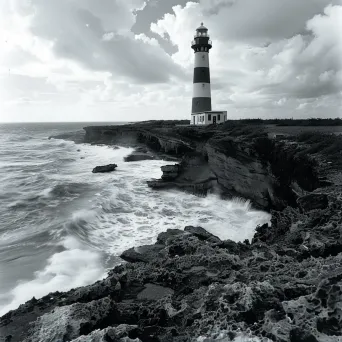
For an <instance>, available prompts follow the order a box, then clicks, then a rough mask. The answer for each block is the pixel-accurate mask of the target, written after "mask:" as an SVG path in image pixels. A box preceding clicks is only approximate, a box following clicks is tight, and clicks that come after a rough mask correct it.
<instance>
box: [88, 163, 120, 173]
mask: <svg viewBox="0 0 342 342" xmlns="http://www.w3.org/2000/svg"><path fill="white" fill-rule="evenodd" d="M117 167H118V166H117V165H116V164H108V165H103V166H96V167H95V168H94V169H93V171H92V172H93V173H103V172H112V171H114V170H115V169H116V168H117Z"/></svg>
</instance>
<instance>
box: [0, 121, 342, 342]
mask: <svg viewBox="0 0 342 342" xmlns="http://www.w3.org/2000/svg"><path fill="white" fill-rule="evenodd" d="M230 124H231V123H229V125H230ZM155 125H156V126H153V125H152V124H151V123H147V124H140V125H138V126H136V127H134V125H127V128H123V131H125V130H126V131H125V132H126V133H127V132H130V133H129V134H126V135H127V136H128V137H129V136H130V137H132V139H133V137H134V139H133V140H134V144H138V145H137V147H139V144H145V145H148V146H149V148H151V149H153V150H154V151H156V152H157V153H158V152H161V153H164V152H165V151H168V152H169V153H171V154H173V155H175V156H176V157H178V158H181V161H180V162H179V163H177V164H173V165H167V166H164V167H163V168H162V171H163V176H162V178H161V179H160V180H154V181H151V182H150V184H149V186H152V187H155V188H167V187H171V188H178V189H182V190H185V191H192V192H194V193H197V194H203V195H205V194H206V193H207V192H208V191H211V190H213V189H215V190H217V191H220V192H221V193H222V194H223V195H228V196H234V195H238V196H243V197H246V198H249V199H251V200H252V201H253V204H254V205H255V206H258V207H261V208H267V209H269V210H270V212H271V214H272V219H271V222H270V224H265V225H262V226H259V227H257V228H256V233H255V235H254V238H253V239H252V241H251V242H249V241H245V242H244V243H241V242H239V243H236V242H234V241H230V240H226V241H221V240H220V239H219V238H218V237H217V236H214V235H212V234H210V233H209V232H207V231H206V230H205V229H203V228H201V227H193V226H188V227H185V228H184V230H179V229H168V230H167V231H165V232H163V233H161V234H159V236H158V238H157V241H156V243H155V244H154V245H145V246H141V247H136V248H131V249H129V250H127V251H125V252H124V253H123V254H122V255H121V257H122V258H123V259H124V260H125V261H127V262H126V263H123V264H122V265H119V266H117V267H115V268H114V269H113V270H111V271H110V272H109V273H108V276H107V278H106V279H103V280H101V281H98V282H96V283H95V284H93V285H90V286H86V287H81V288H77V289H73V290H71V291H69V292H66V293H60V292H55V293H51V294H49V295H48V296H45V297H43V298H41V299H38V300H37V299H35V298H33V299H32V300H30V301H28V302H27V303H25V304H23V305H21V306H20V307H19V308H18V309H17V310H14V311H11V312H9V313H8V314H6V315H4V316H3V317H2V318H1V319H0V341H1V342H2V341H11V342H17V341H27V342H28V341H30V342H36V341H37V342H38V341H43V340H44V341H50V340H51V341H55V340H61V341H73V342H75V341H77V342H86V341H87V342H88V341H99V342H100V341H101V342H102V341H121V340H122V341H130V340H135V341H143V342H145V341H146V342H149V341H156V342H167V341H176V342H177V341H178V342H181V341H182V342H185V341H195V340H201V341H213V340H224V341H231V340H234V338H235V337H236V338H237V340H238V338H239V339H240V340H244V339H246V341H252V340H253V339H247V338H248V337H250V338H252V337H255V336H256V337H259V338H260V339H263V340H265V341H273V342H288V341H290V342H311V341H312V342H335V341H340V340H342V329H341V327H342V321H341V317H342V314H341V302H342V298H341V293H342V267H341V262H342V231H341V226H342V197H341V193H342V176H341V169H340V167H341V165H342V162H341V153H340V151H341V145H342V139H341V137H333V136H329V137H328V138H326V139H325V138H324V137H322V136H321V135H318V136H317V135H315V134H304V135H300V136H298V137H290V136H286V137H285V136H283V137H278V138H277V139H275V140H273V139H270V138H269V137H268V136H267V134H265V132H264V131H263V130H262V129H260V128H258V127H246V126H239V127H230V126H228V124H227V125H222V126H217V127H205V128H196V127H184V126H177V125H176V124H175V123H173V124H162V123H155ZM96 132H97V133H96ZM105 132H107V133H106V134H105ZM87 134H88V138H87V139H90V138H91V136H92V135H93V134H94V139H96V143H98V142H99V141H104V140H106V139H107V140H108V141H110V143H115V144H118V142H119V141H120V139H121V138H120V136H121V135H120V134H121V133H120V129H118V128H117V127H112V128H108V127H107V128H100V129H91V128H89V129H88V133H87ZM124 134H125V133H123V135H124ZM104 137H105V138H104ZM133 140H132V141H133ZM89 142H94V141H91V140H90V141H89ZM227 229H229V227H227ZM198 338H199V339H198ZM206 338H207V340H206Z"/></svg>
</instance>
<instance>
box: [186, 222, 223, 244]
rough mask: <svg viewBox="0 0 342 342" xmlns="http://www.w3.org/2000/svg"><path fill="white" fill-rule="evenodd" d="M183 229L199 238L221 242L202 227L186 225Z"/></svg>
mask: <svg viewBox="0 0 342 342" xmlns="http://www.w3.org/2000/svg"><path fill="white" fill-rule="evenodd" d="M184 231H186V232H189V233H191V234H192V235H194V236H196V237H198V238H199V239H200V240H208V239H210V241H211V242H216V243H220V242H221V240H220V239H219V238H218V237H217V236H215V235H213V234H211V233H209V232H208V231H206V230H205V229H203V228H202V227H193V226H186V227H185V228H184Z"/></svg>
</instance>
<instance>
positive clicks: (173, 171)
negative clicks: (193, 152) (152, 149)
mask: <svg viewBox="0 0 342 342" xmlns="http://www.w3.org/2000/svg"><path fill="white" fill-rule="evenodd" d="M161 170H162V172H163V175H162V180H173V179H175V178H177V177H178V175H179V171H180V166H179V164H174V165H165V166H162V167H161Z"/></svg>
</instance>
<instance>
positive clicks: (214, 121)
mask: <svg viewBox="0 0 342 342" xmlns="http://www.w3.org/2000/svg"><path fill="white" fill-rule="evenodd" d="M213 125H216V115H213Z"/></svg>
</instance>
